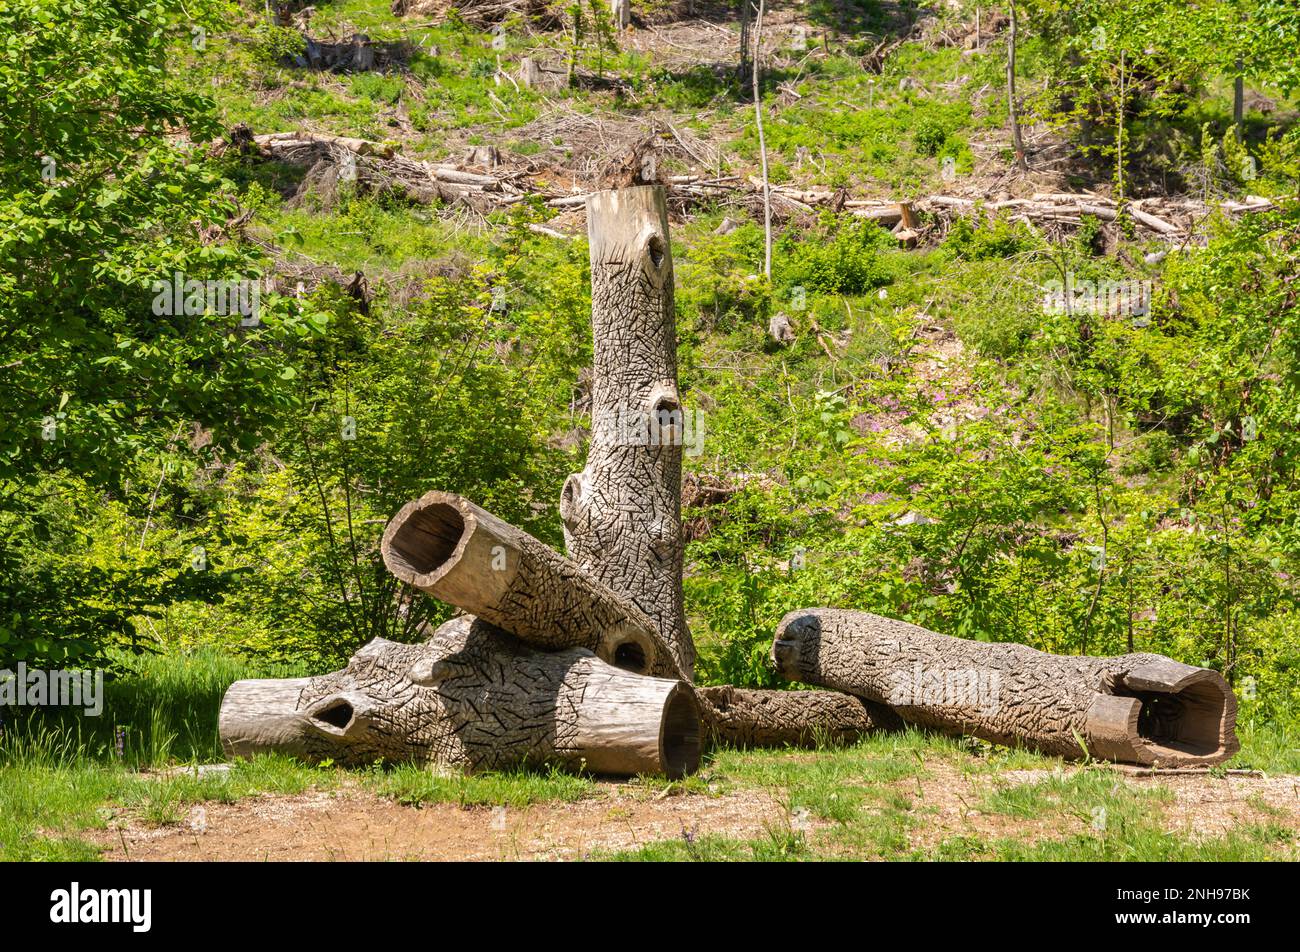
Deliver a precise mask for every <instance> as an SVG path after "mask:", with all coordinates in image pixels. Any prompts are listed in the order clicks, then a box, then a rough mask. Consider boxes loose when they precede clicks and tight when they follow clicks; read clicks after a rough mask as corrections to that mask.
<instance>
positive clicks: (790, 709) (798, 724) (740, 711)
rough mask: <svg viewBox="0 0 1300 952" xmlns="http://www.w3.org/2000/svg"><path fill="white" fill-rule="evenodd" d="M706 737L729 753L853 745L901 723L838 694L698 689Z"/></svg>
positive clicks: (886, 712) (877, 708) (876, 706)
mask: <svg viewBox="0 0 1300 952" xmlns="http://www.w3.org/2000/svg"><path fill="white" fill-rule="evenodd" d="M695 694H696V699H697V700H698V701H699V704H700V722H701V726H702V728H703V732H704V737H705V739H706V740H710V741H712V742H713V743H715V744H726V745H728V746H731V747H816V746H818V745H823V744H825V745H829V744H852V743H855V742H856V741H858V740H861V739H862V738H863V737H866V736H867V735H868V734H874V733H878V732H880V731H890V730H898V729H900V728H902V726H903V721H902V718H900V717H899V716H898V715H897V714H895V713H894V712H893V711H891V710H890V709H889V708H887V707H885V706H884V705H881V704H873V703H872V702H870V701H864V700H862V699H861V698H857V697H854V696H853V695H850V694H840V693H839V692H838V691H764V690H761V689H749V688H734V687H731V686H730V685H728V686H726V687H714V688H696V689H695Z"/></svg>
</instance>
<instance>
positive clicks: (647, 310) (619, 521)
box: [560, 185, 695, 680]
mask: <svg viewBox="0 0 1300 952" xmlns="http://www.w3.org/2000/svg"><path fill="white" fill-rule="evenodd" d="M587 235H588V238H589V240H590V245H591V251H590V256H591V327H592V339H593V344H594V349H593V352H594V374H593V384H592V394H591V428H592V432H591V445H590V448H589V449H588V453H587V465H586V467H585V468H584V469H583V471H582V472H580V473H574V474H573V475H572V476H570V477H569V478H568V479H567V480H566V481H565V483H564V488H563V490H562V492H561V494H560V517H561V518H562V519H563V521H564V540H565V547H566V549H567V550H568V552H569V556H570V558H572V559H573V560H574V561H575V562H577V563H578V564H579V565H580V566H581V567H582V568H583V570H584V571H586V572H588V573H590V574H591V575H592V576H594V577H595V578H597V579H599V580H600V581H602V582H604V583H605V584H606V585H608V586H609V587H610V588H612V589H613V590H614V591H616V592H618V593H620V594H622V595H625V596H627V597H628V598H629V599H631V600H632V602H633V603H635V604H636V605H637V606H638V607H639V608H640V609H641V610H642V611H644V612H645V613H646V614H647V615H649V616H650V617H651V618H652V619H654V621H655V624H656V626H657V629H658V632H659V636H660V638H662V639H663V641H664V642H665V643H666V644H667V645H668V646H669V647H670V648H671V649H672V651H673V654H674V656H675V657H676V659H677V665H678V669H679V670H680V671H681V673H682V676H683V677H684V678H685V679H686V680H691V678H692V677H693V674H694V667H695V645H694V644H693V642H692V641H691V633H690V631H689V629H688V628H687V626H686V615H685V612H684V610H683V604H682V602H683V599H682V548H683V540H682V504H681V499H682V445H683V442H684V441H685V440H686V432H685V430H686V427H685V424H686V419H685V416H684V414H683V411H682V403H681V399H680V397H679V395H678V392H677V325H676V320H675V316H674V312H673V259H672V252H671V250H670V248H669V241H668V207H667V203H666V201H665V197H664V190H663V188H662V187H660V186H649V185H646V186H637V187H633V188H624V189H615V190H611V191H604V192H597V193H595V194H594V195H592V196H591V197H589V198H588V199H587Z"/></svg>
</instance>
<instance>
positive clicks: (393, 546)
mask: <svg viewBox="0 0 1300 952" xmlns="http://www.w3.org/2000/svg"><path fill="white" fill-rule="evenodd" d="M467 518H468V519H469V520H471V521H472V520H473V518H474V517H473V515H472V514H469V513H464V512H462V511H461V508H460V507H459V506H457V505H456V500H455V497H451V496H449V495H447V494H445V493H438V492H432V493H426V494H425V495H424V496H422V497H421V498H419V499H417V500H415V501H414V502H410V503H407V504H406V505H405V506H403V507H402V509H401V511H400V512H398V514H397V515H396V516H395V517H393V521H392V522H391V523H389V525H388V529H387V530H386V531H385V532H384V539H383V543H382V549H383V555H384V564H385V565H387V566H388V571H390V572H392V573H393V574H394V575H395V576H397V577H398V578H399V579H401V580H402V581H403V582H406V583H407V584H409V585H413V586H414V587H416V588H420V589H423V588H428V587H430V586H432V585H433V584H434V583H435V582H437V581H438V579H439V578H441V577H442V576H443V575H446V574H447V572H448V571H450V570H451V568H452V567H453V566H454V564H455V563H456V562H457V561H459V559H460V558H461V556H462V555H463V554H464V551H465V541H466V539H468V537H469V533H468V532H467V531H466V530H467V528H472V527H467V525H466V519H467Z"/></svg>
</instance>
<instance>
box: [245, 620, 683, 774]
mask: <svg viewBox="0 0 1300 952" xmlns="http://www.w3.org/2000/svg"><path fill="white" fill-rule="evenodd" d="M220 732H221V739H222V744H223V745H224V747H225V749H226V751H227V753H229V754H231V755H235V756H250V755H252V754H255V753H258V752H261V751H272V750H274V751H280V752H283V753H289V754H293V755H295V756H298V757H302V758H304V759H307V760H323V759H325V758H330V759H332V760H334V761H335V762H337V763H340V764H345V765H357V764H366V763H373V762H375V761H377V760H379V759H381V758H382V759H383V760H384V761H385V762H387V763H397V762H404V761H416V762H433V763H439V764H446V765H450V766H455V767H461V768H467V769H472V770H480V769H504V768H510V767H516V766H522V765H538V764H557V763H558V764H561V765H565V766H569V767H573V768H583V769H586V770H589V771H591V772H593V773H601V774H642V773H644V774H656V773H663V774H667V775H669V776H671V777H680V776H683V775H684V774H686V773H690V772H691V771H693V770H695V769H696V767H697V766H698V764H699V755H700V726H699V711H698V707H697V705H696V702H695V699H694V697H693V694H692V691H691V688H690V685H687V684H684V683H682V682H680V681H675V680H667V679H663V678H651V677H644V676H641V675H636V674H631V673H629V672H627V671H624V670H622V669H619V668H615V667H613V666H611V665H608V664H606V663H605V662H603V661H601V660H600V659H599V658H597V657H596V656H595V655H594V654H592V653H591V652H589V651H586V650H585V649H582V648H569V649H565V650H562V651H555V652H542V651H538V650H536V649H534V648H531V647H529V646H528V645H525V644H523V643H521V642H520V641H519V640H518V639H516V638H513V637H512V636H510V635H508V634H506V633H505V632H503V631H501V630H500V629H498V628H495V627H494V626H492V625H489V624H487V623H486V622H483V621H481V620H478V619H475V618H472V617H468V616H466V617H461V618H457V619H454V620H452V621H450V622H448V623H447V624H445V625H443V626H442V627H441V628H439V629H438V630H437V631H435V632H434V633H433V634H432V635H431V636H430V638H429V640H427V641H425V642H423V643H421V644H414V645H404V644H398V643H396V642H391V641H385V640H384V639H382V638H377V639H375V640H374V641H372V642H370V643H369V644H367V645H366V646H365V647H364V648H362V649H360V650H359V651H358V652H357V653H356V654H355V655H353V656H352V659H351V661H349V663H348V666H347V667H346V668H344V669H343V670H342V671H335V672H333V673H331V674H326V675H323V676H321V677H315V678H291V679H287V680H266V681H237V682H235V684H233V685H232V686H231V687H230V689H229V690H228V691H227V692H226V696H225V698H224V700H223V701H222V704H221V716H220Z"/></svg>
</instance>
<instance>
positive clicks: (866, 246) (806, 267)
mask: <svg viewBox="0 0 1300 952" xmlns="http://www.w3.org/2000/svg"><path fill="white" fill-rule="evenodd" d="M895 244H896V242H894V240H893V238H892V236H891V235H890V234H889V233H888V232H887V231H885V230H884V229H883V228H881V227H880V226H878V225H876V224H875V223H874V222H870V221H867V220H865V219H861V218H854V217H852V216H843V217H841V218H838V219H837V218H836V217H835V216H833V215H827V216H826V217H824V218H823V219H822V220H821V221H820V222H819V224H818V228H817V231H816V232H814V233H813V234H810V235H808V236H806V237H796V236H795V235H793V234H791V233H787V234H786V235H783V236H782V239H781V241H780V242H779V244H778V250H779V251H780V259H779V261H780V267H779V268H778V269H776V274H775V275H774V277H775V279H776V280H777V281H778V282H779V283H780V284H782V285H784V286H786V287H795V286H798V287H802V288H804V289H806V290H807V291H808V292H810V293H817V294H862V293H864V292H866V291H870V290H872V289H873V288H877V287H880V286H881V285H882V284H887V283H889V281H890V280H891V279H892V277H893V270H892V268H891V264H892V262H891V261H890V260H889V259H888V257H887V256H886V255H885V254H884V252H885V250H886V249H892V248H893V246H894V245H895Z"/></svg>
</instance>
